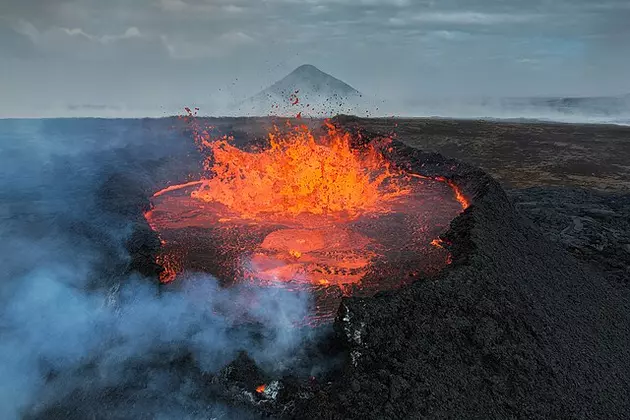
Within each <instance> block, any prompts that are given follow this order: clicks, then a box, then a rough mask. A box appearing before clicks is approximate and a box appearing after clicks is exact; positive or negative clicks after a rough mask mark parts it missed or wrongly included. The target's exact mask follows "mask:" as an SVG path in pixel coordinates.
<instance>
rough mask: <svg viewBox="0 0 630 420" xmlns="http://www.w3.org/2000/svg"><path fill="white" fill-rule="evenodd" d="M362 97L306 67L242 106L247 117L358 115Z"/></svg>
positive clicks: (326, 75) (320, 72)
mask: <svg viewBox="0 0 630 420" xmlns="http://www.w3.org/2000/svg"><path fill="white" fill-rule="evenodd" d="M361 104H362V94H361V93H360V92H359V91H358V90H356V89H355V88H353V87H352V86H350V85H349V84H347V83H345V82H343V81H341V80H339V79H337V78H335V77H333V76H331V75H330V74H328V73H324V72H323V71H321V70H319V69H318V68H317V67H315V66H313V65H310V64H304V65H302V66H300V67H298V68H296V69H295V70H293V71H292V72H291V73H289V74H288V75H287V76H285V77H284V78H283V79H281V80H279V81H277V82H276V83H274V84H273V85H271V86H270V87H268V88H267V89H265V90H263V91H261V92H259V93H257V94H256V95H254V96H252V97H251V98H249V99H247V100H245V101H244V102H242V103H241V104H239V106H238V108H239V111H240V112H241V113H244V114H245V115H256V116H263V115H278V116H295V115H296V114H298V113H300V114H302V115H304V116H308V117H323V116H331V115H336V114H342V113H345V114H348V113H352V114H357V113H358V112H357V110H358V109H360V108H361V107H362V105H361Z"/></svg>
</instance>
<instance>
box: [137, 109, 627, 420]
mask: <svg viewBox="0 0 630 420" xmlns="http://www.w3.org/2000/svg"><path fill="white" fill-rule="evenodd" d="M335 123H336V124H338V125H340V126H342V127H344V128H346V129H348V130H358V131H360V132H361V138H362V139H364V140H366V141H368V140H369V139H370V138H371V137H372V135H371V134H370V133H369V132H366V131H365V130H361V129H360V127H361V122H360V120H359V119H355V118H350V117H339V118H337V119H335ZM401 140H407V139H401ZM387 158H389V159H391V160H392V161H394V162H396V163H398V164H400V165H407V166H408V167H409V169H410V170H413V171H414V172H416V173H419V174H421V175H425V176H429V177H436V176H439V177H444V178H446V179H448V180H450V181H451V182H453V183H454V184H455V185H457V186H458V188H459V189H460V190H461V192H462V193H463V195H464V196H465V197H466V199H467V200H468V201H469V202H470V205H469V206H468V208H467V209H466V210H465V211H463V212H462V213H461V214H460V215H459V216H457V217H456V218H455V219H454V220H453V221H452V222H451V225H450V228H449V229H448V231H447V232H446V233H445V234H444V235H442V237H441V239H442V244H443V246H445V247H446V248H447V250H448V251H449V252H450V253H451V256H452V263H451V264H450V265H448V266H447V267H446V268H444V269H443V270H442V271H441V272H440V273H438V274H436V275H435V276H433V277H430V278H423V279H420V280H418V281H416V282H414V283H412V284H411V285H408V286H405V287H403V288H400V289H397V290H392V291H387V292H380V293H378V294H377V295H375V296H373V297H346V298H343V299H342V300H341V304H340V306H339V309H338V312H337V316H336V318H335V320H334V325H333V328H334V334H333V335H332V336H331V337H329V338H328V339H327V340H329V341H328V342H329V347H331V348H335V349H336V351H340V354H341V357H342V359H343V362H342V364H341V367H340V368H339V369H336V370H335V372H334V374H331V375H329V376H327V377H326V376H325V375H324V376H323V377H322V378H318V380H309V379H302V378H300V377H282V378H274V377H273V376H272V375H268V374H265V373H264V372H262V371H260V369H259V368H257V367H256V366H255V364H254V363H253V362H252V361H251V360H249V359H248V358H247V357H246V356H243V357H241V358H240V359H237V360H235V361H234V362H233V366H231V367H230V371H231V372H233V371H239V369H242V370H244V371H246V372H249V373H252V372H254V373H256V374H255V375H254V374H253V373H252V375H249V376H248V375H244V376H243V378H239V379H234V378H232V377H228V376H225V375H221V374H219V375H217V376H216V377H213V378H212V379H210V378H205V379H203V380H205V381H208V383H209V384H210V382H211V383H212V384H211V385H208V386H209V387H212V388H213V389H214V390H215V391H216V390H217V389H219V390H220V392H219V391H216V392H217V393H218V394H219V395H220V396H221V399H222V400H223V401H225V402H227V403H229V404H234V405H237V406H239V407H241V408H243V409H245V410H247V411H249V412H251V413H254V414H255V415H260V416H265V417H271V418H287V419H289V418H295V419H385V418H392V419H395V418H405V419H416V418H417V419H420V418H483V419H505V418H523V419H543V418H545V419H547V418H558V419H613V418H615V419H616V418H619V419H621V418H630V400H629V399H628V398H627V395H628V393H629V392H630V349H629V347H628V345H627V344H628V343H629V342H630V332H629V326H630V305H629V304H628V300H627V297H626V296H625V295H624V294H622V293H619V291H618V290H616V289H614V288H613V286H612V285H611V284H610V282H608V281H606V278H605V276H604V274H602V273H601V272H599V271H597V270H596V269H595V268H593V267H590V266H587V265H584V264H583V263H581V262H580V261H578V260H577V259H576V258H575V257H574V256H572V255H570V254H569V253H568V252H567V251H565V250H564V249H563V248H561V246H560V245H558V244H556V243H552V242H550V241H548V240H547V239H545V237H544V235H543V232H541V231H539V230H538V229H537V228H536V227H535V226H533V225H532V224H531V222H529V221H528V220H527V219H525V218H524V217H523V216H522V215H521V214H520V213H519V211H518V210H517V209H516V208H515V207H514V206H513V204H512V203H511V201H510V200H509V198H508V196H507V195H506V193H505V192H504V191H503V189H502V188H501V186H500V185H499V183H498V182H496V181H495V180H494V179H492V178H491V177H490V176H489V175H487V174H486V173H484V172H483V171H481V170H480V169H477V168H475V167H472V166H469V165H467V164H464V163H462V162H459V161H455V160H452V159H448V158H445V157H443V156H441V155H439V154H435V153H427V152H423V151H421V150H418V149H414V148H411V147H409V146H406V145H405V144H404V143H402V142H400V141H394V142H393V143H392V148H391V150H390V151H389V152H388V154H387ZM138 223H139V225H142V223H143V221H142V220H140V219H139V222H138ZM142 232H143V233H138V234H136V235H135V236H134V238H133V239H132V241H131V242H130V248H131V249H132V250H133V251H134V252H135V255H137V256H138V257H137V258H135V259H134V262H133V263H132V268H133V269H136V270H140V271H143V272H144V273H152V272H153V273H157V272H158V271H159V267H156V266H155V265H154V263H153V261H154V259H153V257H152V253H153V252H155V248H156V247H159V241H158V240H156V239H155V238H154V237H153V239H151V241H150V245H147V244H148V242H147V241H146V238H147V237H151V235H152V232H151V230H150V229H148V226H147V227H144V228H142ZM143 238H145V239H143ZM337 354H339V353H337ZM186 366H189V365H187V364H182V367H181V369H183V371H182V375H187V373H186V372H187V371H188V370H190V372H189V373H190V376H191V377H194V376H195V375H197V373H195V372H196V371H195V368H193V367H186ZM250 376H252V377H255V378H254V379H251V378H250V379H248V378H249V377H250ZM263 381H264V382H265V383H267V386H270V387H271V388H269V389H273V390H274V391H273V392H263V393H258V394H256V393H254V396H255V398H253V399H252V400H251V401H250V400H248V401H245V402H243V401H242V400H241V399H239V398H240V397H239V396H240V395H242V394H241V393H239V392H240V391H239V392H236V391H234V390H242V389H248V388H252V387H256V386H257V385H260V382H263ZM252 389H253V388H252Z"/></svg>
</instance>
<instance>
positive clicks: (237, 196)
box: [145, 112, 470, 392]
mask: <svg viewBox="0 0 630 420" xmlns="http://www.w3.org/2000/svg"><path fill="white" fill-rule="evenodd" d="M189 114H191V116H194V115H193V114H192V113H191V112H189ZM195 124H196V123H195ZM287 127H288V130H286V131H284V132H281V130H280V129H278V128H277V127H274V129H273V130H272V131H271V132H270V133H269V134H268V137H269V144H270V147H269V148H268V149H265V150H261V151H256V152H248V151H243V150H240V149H238V148H237V147H235V146H234V145H232V144H231V139H230V138H228V137H221V138H218V139H213V138H211V137H210V135H209V134H208V132H207V131H201V130H200V129H199V128H198V126H196V125H194V124H193V128H194V130H193V134H194V136H195V141H196V143H197V145H198V147H199V149H200V150H201V151H202V152H204V153H207V158H206V159H205V160H204V168H205V170H206V171H207V172H208V174H207V176H206V177H203V178H202V179H201V180H198V181H191V182H186V183H183V184H179V185H171V186H168V187H166V188H164V189H162V190H159V191H157V192H156V193H155V194H154V195H153V197H154V198H158V197H159V199H157V200H156V202H158V203H159V205H158V207H156V209H155V210H151V211H148V212H147V213H145V218H146V219H147V221H148V223H149V224H150V226H151V228H152V229H153V230H154V231H156V232H158V234H160V236H162V235H161V233H160V232H165V233H166V235H168V234H169V231H171V235H172V234H173V233H172V232H176V231H178V230H179V229H183V228H187V227H199V228H212V229H223V230H222V232H228V231H230V230H231V229H233V228H234V229H240V228H241V227H242V226H247V228H248V229H249V230H250V231H252V232H253V231H256V229H259V230H261V231H262V230H265V229H269V230H265V233H264V236H260V237H259V239H257V240H256V243H251V244H249V243H246V242H243V243H239V244H235V245H234V247H237V246H238V247H239V252H240V253H241V255H242V256H243V261H241V259H240V256H239V257H238V258H234V259H233V260H232V261H239V264H241V263H242V265H244V267H242V268H241V271H240V274H239V275H242V276H243V277H244V278H245V279H249V280H256V281H263V282H282V283H297V284H303V285H304V284H310V285H314V286H316V287H319V288H327V287H329V286H335V287H337V288H338V289H339V290H341V292H342V293H343V294H344V295H348V294H350V293H351V290H352V287H353V286H356V285H361V283H362V280H363V279H364V278H365V276H366V273H368V272H369V270H370V267H371V266H372V263H373V262H374V261H375V260H377V259H378V258H381V257H383V255H382V250H383V248H382V247H381V245H380V244H379V243H375V242H377V241H374V239H373V236H369V235H365V234H362V233H359V231H357V230H356V226H355V227H353V223H356V222H357V221H363V222H365V220H367V219H370V220H372V219H374V220H375V219H376V218H377V217H387V216H388V215H395V214H406V212H409V214H416V213H417V212H418V211H430V212H435V209H436V207H435V206H434V205H433V204H434V202H431V201H427V200H430V199H431V197H432V196H431V195H430V194H429V195H422V194H421V192H422V191H429V192H430V191H432V190H431V189H430V188H437V187H430V185H440V187H439V188H440V189H441V190H442V191H446V194H447V195H450V191H448V188H447V187H446V186H444V185H443V184H446V185H448V187H450V189H451V190H452V192H453V195H454V198H455V200H451V203H452V204H447V203H446V204H445V203H443V200H444V199H441V200H442V201H440V202H439V203H438V206H437V208H442V207H440V206H441V205H445V207H444V208H445V209H446V210H447V212H446V213H445V214H452V213H450V212H451V211H455V212H457V211H458V207H460V206H461V208H462V209H466V208H467V207H468V206H469V205H470V202H469V201H468V199H467V198H466V197H465V196H464V194H463V193H462V191H461V189H460V188H459V187H458V186H457V185H456V184H455V182H454V181H453V180H451V179H449V178H446V177H441V176H438V177H427V176H423V175H418V174H413V173H408V172H406V171H405V172H403V171H401V170H399V169H397V168H395V167H393V166H392V165H390V163H389V161H388V160H387V159H386V158H385V157H384V156H383V155H382V154H381V153H380V152H379V150H377V148H376V147H375V146H373V145H371V144H370V145H368V146H365V147H362V148H353V147H352V145H351V140H352V139H351V136H350V134H349V133H346V132H342V131H340V130H339V129H337V128H336V127H335V126H333V125H332V124H330V123H328V122H327V123H326V125H325V133H324V134H323V135H321V136H319V137H317V136H316V135H315V134H314V133H313V132H311V131H310V130H309V128H308V127H307V126H306V125H299V126H291V125H290V124H287ZM410 178H416V179H417V182H414V183H413V185H412V183H410V182H409V181H410ZM442 183H443V184H442ZM436 191H437V190H436ZM436 194H441V193H436ZM418 197H420V198H418ZM433 197H440V196H439V195H437V196H433ZM455 201H456V202H455ZM432 203H433V204H432ZM449 206H450V207H449ZM171 214H173V215H175V214H177V215H179V216H178V217H175V218H171V217H169V215H171ZM422 220H426V219H418V221H417V222H412V224H413V223H426V222H422ZM370 226H373V225H370ZM413 226H416V229H418V227H417V226H420V225H413ZM431 227H432V226H431ZM424 229H425V227H422V228H420V230H419V231H418V236H419V237H421V238H424V236H423V235H424V234H425V233H424ZM368 230H369V228H368ZM385 232H386V231H385ZM385 234H386V233H385ZM433 234H437V232H434V233H433ZM195 235H196V233H195ZM226 235H227V234H226ZM381 235H382V233H381ZM393 235H394V236H402V235H400V234H393ZM165 237H166V238H167V239H169V243H168V244H166V243H165V242H164V241H163V242H162V245H163V248H164V249H167V250H168V249H179V248H178V241H177V240H173V241H171V239H170V238H169V237H168V236H165ZM433 237H435V236H433ZM430 238H431V236H428V237H426V238H424V239H423V241H424V242H423V243H424V245H425V246H427V247H429V248H432V247H431V246H429V245H432V246H433V247H435V248H440V250H439V251H438V250H436V251H434V252H447V250H446V249H445V247H444V242H443V241H442V240H441V239H439V238H438V239H434V240H433V241H432V242H431V239H430ZM164 245H165V246H164ZM224 246H226V249H227V248H229V247H232V244H230V243H229V242H226V243H225V244H224ZM200 250H206V248H205V247H204V246H198V247H196V248H194V249H192V253H193V254H195V255H197V254H203V252H205V251H203V252H201V251H200ZM187 252H188V251H184V252H181V251H178V252H176V253H171V251H165V252H164V253H161V254H160V255H159V256H158V257H157V260H156V262H157V263H158V264H159V265H160V266H162V267H163V269H164V271H163V272H162V273H161V274H160V281H161V282H162V283H168V282H171V281H173V280H174V279H175V277H176V275H177V273H179V272H181V271H182V270H183V269H184V268H185V263H182V260H183V258H184V257H183V255H184V254H186V253H187ZM186 258H187V257H186ZM198 258H200V260H203V257H202V256H199V257H198ZM381 259H382V258H381ZM446 263H447V264H450V263H451V259H450V254H448V255H447V261H446ZM264 389H265V386H264V385H261V386H259V387H258V388H257V392H263V391H264Z"/></svg>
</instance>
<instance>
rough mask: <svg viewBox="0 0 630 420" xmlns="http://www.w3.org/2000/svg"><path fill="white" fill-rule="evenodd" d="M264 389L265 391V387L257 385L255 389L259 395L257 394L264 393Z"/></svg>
mask: <svg viewBox="0 0 630 420" xmlns="http://www.w3.org/2000/svg"><path fill="white" fill-rule="evenodd" d="M265 389H267V386H266V385H258V386H257V387H256V392H257V393H259V394H262V393H263V392H265Z"/></svg>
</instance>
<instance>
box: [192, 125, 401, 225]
mask: <svg viewBox="0 0 630 420" xmlns="http://www.w3.org/2000/svg"><path fill="white" fill-rule="evenodd" d="M326 127H327V133H326V135H324V136H321V137H320V138H316V137H315V136H314V135H313V133H312V132H311V131H310V130H309V129H308V127H307V126H305V125H300V126H297V127H291V130H290V131H288V132H286V133H281V132H280V130H279V129H278V128H275V130H274V131H273V132H271V133H269V143H270V148H269V149H267V150H264V151H262V152H260V153H248V152H245V151H242V150H240V149H238V148H236V147H235V146H233V145H231V144H230V142H229V139H228V138H222V139H220V140H217V141H208V139H207V138H205V137H204V138H202V140H201V142H200V144H201V145H202V147H204V148H207V149H208V150H209V151H210V157H209V158H208V160H207V161H206V168H207V169H209V171H210V172H211V178H209V179H204V180H202V181H201V186H200V187H199V188H198V189H197V190H196V191H194V192H193V193H192V197H194V198H196V199H199V200H202V201H206V202H215V203H221V204H223V205H225V206H226V207H227V208H228V209H229V210H230V211H232V212H234V213H236V214H238V216H239V217H241V218H245V219H263V220H269V219H270V218H272V219H274V220H275V219H277V218H279V217H295V216H298V215H300V214H311V215H326V216H331V217H333V218H336V219H345V220H348V219H354V218H356V217H358V216H359V215H361V214H365V213H377V212H383V211H387V210H388V208H387V205H388V204H389V203H390V202H391V201H392V200H393V199H395V198H397V197H400V196H402V195H405V194H407V193H408V190H405V189H403V188H401V187H400V185H399V182H398V181H397V177H400V175H401V174H400V173H397V172H396V171H393V170H392V169H391V167H390V164H389V162H387V161H386V160H385V159H384V158H383V156H382V155H381V154H380V153H378V152H377V151H376V150H375V148H374V147H372V146H368V147H366V148H365V149H364V150H354V149H352V148H351V147H350V144H351V137H350V134H349V133H342V132H340V131H339V130H337V129H336V128H335V127H334V126H333V125H332V124H327V126H326Z"/></svg>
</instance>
